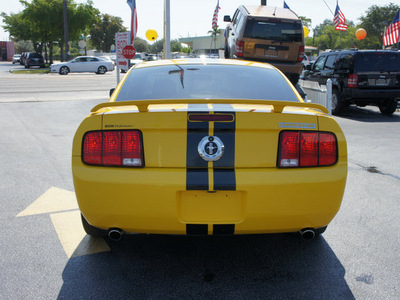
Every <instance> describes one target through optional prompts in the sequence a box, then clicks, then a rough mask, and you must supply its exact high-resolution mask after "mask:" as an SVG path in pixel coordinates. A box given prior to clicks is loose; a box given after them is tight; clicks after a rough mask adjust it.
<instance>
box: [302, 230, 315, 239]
mask: <svg viewBox="0 0 400 300" xmlns="http://www.w3.org/2000/svg"><path fill="white" fill-rule="evenodd" d="M299 233H300V235H301V237H302V238H303V240H307V241H310V240H312V239H313V238H315V236H316V234H315V230H314V229H312V228H304V229H302V230H300V231H299Z"/></svg>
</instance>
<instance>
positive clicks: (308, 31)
mask: <svg viewBox="0 0 400 300" xmlns="http://www.w3.org/2000/svg"><path fill="white" fill-rule="evenodd" d="M303 30H304V37H305V38H306V37H307V36H308V34H309V33H310V30H308V28H307V26H303Z"/></svg>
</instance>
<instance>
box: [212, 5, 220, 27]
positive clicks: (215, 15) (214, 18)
mask: <svg viewBox="0 0 400 300" xmlns="http://www.w3.org/2000/svg"><path fill="white" fill-rule="evenodd" d="M220 9H221V7H219V0H218V2H217V7H216V8H215V10H214V15H213V19H212V26H211V27H212V29H215V28H217V26H218V12H219V10H220Z"/></svg>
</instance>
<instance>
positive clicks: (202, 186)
mask: <svg viewBox="0 0 400 300" xmlns="http://www.w3.org/2000/svg"><path fill="white" fill-rule="evenodd" d="M189 113H192V112H191V111H190V105H189V110H188V115H189ZM196 113H204V114H208V112H198V111H196ZM208 129H209V125H208V122H189V121H187V145H186V190H208V188H209V186H208V163H207V162H206V161H205V160H204V159H202V158H201V157H200V155H199V152H198V150H197V147H198V145H199V143H200V141H201V139H202V138H204V137H205V136H208Z"/></svg>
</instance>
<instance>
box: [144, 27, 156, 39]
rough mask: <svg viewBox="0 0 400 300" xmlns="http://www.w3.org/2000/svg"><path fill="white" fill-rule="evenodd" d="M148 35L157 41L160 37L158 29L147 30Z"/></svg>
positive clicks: (148, 37)
mask: <svg viewBox="0 0 400 300" xmlns="http://www.w3.org/2000/svg"><path fill="white" fill-rule="evenodd" d="M146 37H147V39H148V40H149V41H155V40H156V39H157V38H158V34H157V31H155V30H154V29H149V30H147V31H146Z"/></svg>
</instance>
